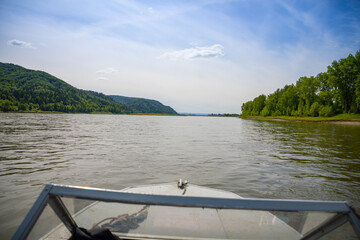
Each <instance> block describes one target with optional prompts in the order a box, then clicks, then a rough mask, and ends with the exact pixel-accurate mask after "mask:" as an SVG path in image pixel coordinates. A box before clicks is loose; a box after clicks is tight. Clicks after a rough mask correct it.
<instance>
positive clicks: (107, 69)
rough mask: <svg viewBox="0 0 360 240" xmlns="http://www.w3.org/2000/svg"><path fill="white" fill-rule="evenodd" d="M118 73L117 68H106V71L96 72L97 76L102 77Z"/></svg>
mask: <svg viewBox="0 0 360 240" xmlns="http://www.w3.org/2000/svg"><path fill="white" fill-rule="evenodd" d="M116 72H118V70H117V69H115V68H111V67H110V68H105V69H100V70H98V71H96V73H97V74H101V75H106V74H113V73H116Z"/></svg>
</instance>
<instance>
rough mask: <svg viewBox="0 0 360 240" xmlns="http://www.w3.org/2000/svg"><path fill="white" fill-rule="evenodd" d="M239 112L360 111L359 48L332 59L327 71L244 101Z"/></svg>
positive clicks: (318, 113) (321, 113)
mask: <svg viewBox="0 0 360 240" xmlns="http://www.w3.org/2000/svg"><path fill="white" fill-rule="evenodd" d="M241 110H242V113H241V115H242V116H299V117H304V116H305V117H306V116H313V117H317V116H322V117H329V116H333V115H335V114H340V113H359V111H360V51H357V52H356V54H355V55H352V54H350V55H349V56H348V57H346V58H343V59H340V60H339V61H333V62H332V64H331V65H330V66H328V67H327V72H324V73H319V74H318V75H317V76H315V77H314V76H311V77H300V78H299V80H298V81H297V82H296V84H295V85H294V84H291V85H286V86H285V87H283V88H281V89H277V90H276V91H275V92H274V93H272V94H269V95H268V96H265V95H260V96H258V97H256V98H255V99H253V100H252V101H248V102H246V103H244V104H243V105H242V107H241Z"/></svg>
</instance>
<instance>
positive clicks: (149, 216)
mask: <svg viewBox="0 0 360 240" xmlns="http://www.w3.org/2000/svg"><path fill="white" fill-rule="evenodd" d="M123 191H124V192H130V193H143V194H157V195H176V196H184V197H186V196H197V197H220V198H240V196H238V195H236V194H234V193H231V192H226V191H222V190H216V189H211V188H206V187H200V186H196V185H191V184H188V185H187V186H186V188H184V189H180V188H178V186H177V184H176V183H169V184H160V185H151V186H139V187H133V188H126V189H124V190H123ZM144 207H145V206H144V205H135V204H121V203H109V202H94V203H93V204H91V205H89V206H88V207H86V208H84V209H83V210H81V211H79V212H78V213H76V214H75V215H74V216H73V217H74V219H75V221H76V222H78V223H79V227H83V228H87V229H89V228H92V227H94V224H97V223H99V222H100V224H99V225H101V224H104V223H106V222H108V223H109V222H110V221H111V220H114V219H115V220H118V223H120V225H121V227H120V228H119V224H118V225H117V227H116V224H113V226H112V227H114V228H113V229H111V230H113V231H112V232H113V233H114V234H116V235H118V236H119V237H125V238H127V239H131V238H147V239H299V238H301V235H300V234H299V233H298V232H297V231H295V230H294V229H293V228H292V227H290V226H289V225H287V224H286V223H284V222H283V221H282V220H280V219H279V218H277V217H276V216H274V215H273V214H271V213H269V212H267V211H253V210H231V209H213V208H196V207H168V206H157V205H151V206H148V207H145V209H144ZM139 217H140V218H142V221H138V222H137V223H135V224H132V225H131V224H130V225H129V226H128V225H127V224H128V222H131V221H135V222H136V221H137V220H138V219H139ZM109 218H111V219H109ZM104 219H108V220H106V221H103V222H101V221H102V220H104ZM129 219H132V220H129ZM134 219H135V220H134ZM116 228H117V231H114V229H115V230H116ZM119 229H120V231H121V232H119ZM69 236H70V235H69V232H68V230H67V229H66V228H65V227H64V225H62V226H58V227H57V228H56V229H54V230H53V231H52V232H50V233H49V234H48V235H46V236H45V238H44V239H68V238H69Z"/></svg>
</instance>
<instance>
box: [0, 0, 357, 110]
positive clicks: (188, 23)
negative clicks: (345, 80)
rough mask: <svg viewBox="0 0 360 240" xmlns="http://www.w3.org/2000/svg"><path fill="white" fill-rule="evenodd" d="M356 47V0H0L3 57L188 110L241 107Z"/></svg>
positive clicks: (78, 82) (83, 85)
mask: <svg viewBox="0 0 360 240" xmlns="http://www.w3.org/2000/svg"><path fill="white" fill-rule="evenodd" d="M359 49H360V0H317V1H314V0H301V1H294V0H233V1H231V0H207V1H202V0H198V1H190V0H189V1H186V0H184V1H176V0H174V1H164V0H159V1H136V0H134V1H128V0H88V1H85V0H76V1H72V0H47V1H43V0H32V1H30V0H16V1H14V0H0V62H5V63H14V64H17V65H21V66H23V67H26V68H30V69H35V70H42V71H45V72H48V73H50V74H51V75H53V76H55V77H57V78H59V79H62V80H64V81H66V82H67V83H69V84H71V85H73V86H75V87H77V88H80V89H85V90H92V91H97V92H102V93H104V94H113V95H122V96H130V97H142V98H150V99H155V100H158V101H160V102H162V103H163V104H165V105H169V106H171V107H173V108H174V109H175V110H176V111H177V112H187V113H240V111H241V105H242V104H243V103H244V102H246V101H249V100H252V99H253V98H255V97H257V96H258V95H260V94H265V95H268V94H270V93H272V92H274V91H275V90H276V89H278V88H282V87H284V86H285V85H286V84H293V83H296V81H297V80H298V79H299V77H302V76H315V75H317V74H318V73H320V72H325V71H326V70H327V66H328V65H330V64H331V62H332V61H334V60H339V59H340V58H344V57H347V56H348V55H349V54H355V53H356V51H358V50H359Z"/></svg>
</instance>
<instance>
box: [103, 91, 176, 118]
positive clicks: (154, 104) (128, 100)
mask: <svg viewBox="0 0 360 240" xmlns="http://www.w3.org/2000/svg"><path fill="white" fill-rule="evenodd" d="M109 97H111V98H112V99H113V100H115V101H116V102H119V103H122V104H125V105H127V106H129V107H131V108H132V109H134V111H135V112H138V113H155V114H172V115H176V114H177V112H176V111H175V110H174V109H172V108H171V107H169V106H164V105H163V104H162V103H160V102H159V101H156V100H151V99H145V98H134V97H124V96H118V95H109Z"/></svg>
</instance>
